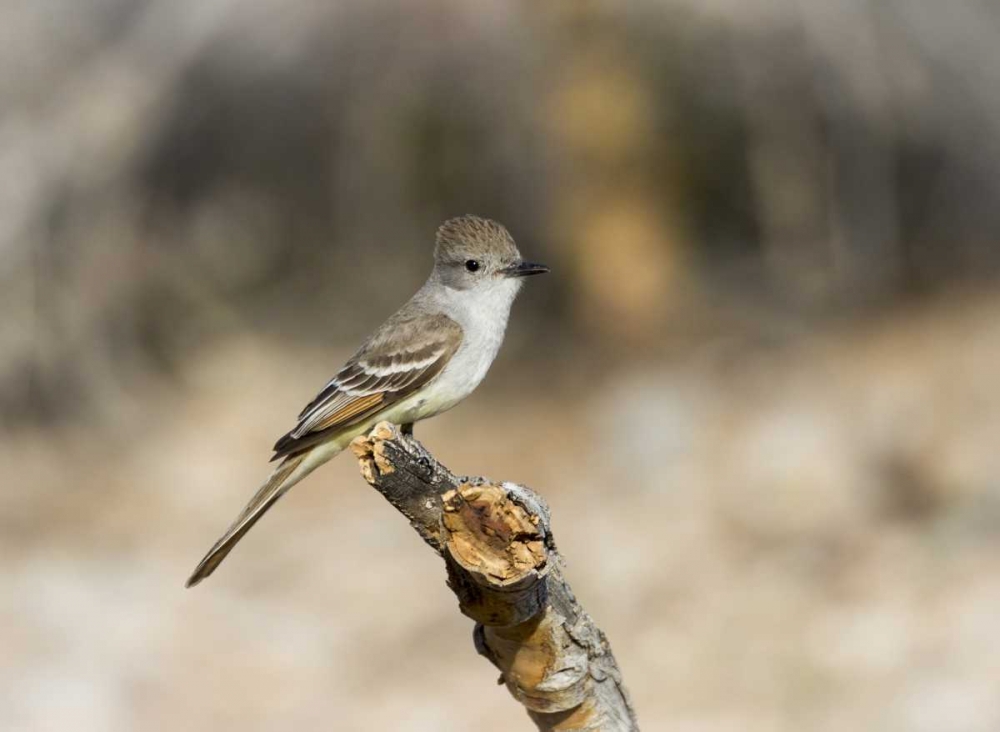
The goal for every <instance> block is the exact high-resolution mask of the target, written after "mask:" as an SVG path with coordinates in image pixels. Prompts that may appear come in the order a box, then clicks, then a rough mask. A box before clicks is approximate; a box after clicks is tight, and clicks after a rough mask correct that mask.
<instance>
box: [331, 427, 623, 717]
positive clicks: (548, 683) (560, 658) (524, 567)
mask: <svg viewBox="0 0 1000 732" xmlns="http://www.w3.org/2000/svg"><path fill="white" fill-rule="evenodd" d="M351 448H352V449H353V451H354V453H355V455H357V457H358V460H359V462H360V465H361V475H362V476H363V477H364V478H365V480H366V481H368V483H369V484H371V485H372V487H374V488H375V489H376V490H377V491H378V492H379V493H381V494H382V495H383V496H384V497H385V498H386V499H387V500H388V501H389V503H391V504H392V505H393V506H395V507H396V509H398V510H399V511H400V513H402V514H403V515H404V516H406V518H407V519H409V521H410V524H411V525H412V526H413V528H414V529H416V530H417V533H419V534H420V536H421V537H423V539H424V541H425V542H427V544H429V545H430V546H431V547H432V548H433V549H434V550H435V551H436V552H437V553H438V554H440V555H441V556H442V557H443V558H444V561H445V566H446V568H447V571H448V585H449V587H451V589H452V591H453V592H454V593H455V595H456V597H457V598H458V603H459V608H460V609H461V611H462V612H463V613H464V614H465V615H467V616H468V617H470V618H472V619H473V620H474V621H475V622H476V627H475V631H474V633H473V639H474V641H475V644H476V650H477V651H478V652H479V653H480V654H482V655H483V656H485V657H486V658H488V659H489V660H490V661H491V662H492V663H493V665H494V666H496V667H497V668H498V669H499V670H500V674H501V682H502V683H504V684H506V686H507V688H508V689H509V690H510V692H511V694H513V695H514V698H515V699H517V700H518V701H519V702H520V703H521V704H522V705H524V707H525V708H526V709H527V711H528V715H529V716H530V717H531V719H532V720H533V721H534V722H535V724H536V725H537V726H538V729H539V730H543V731H544V732H549V731H552V732H557V731H558V732H569V731H571V730H572V731H573V732H583V731H593V732H596V731H597V730H601V732H619V731H624V730H638V729H639V727H638V724H637V722H636V718H635V712H634V711H633V709H632V706H631V703H630V702H629V697H628V693H627V692H626V690H625V687H624V686H623V684H622V680H621V672H620V671H619V670H618V664H617V663H616V661H615V657H614V655H613V654H612V653H611V647H610V645H609V644H608V641H607V639H606V638H605V636H604V633H603V632H602V631H601V630H600V628H598V627H597V626H596V625H595V624H594V621H593V620H592V619H591V618H590V616H589V615H587V613H586V612H585V611H584V610H583V608H582V607H580V604H579V603H578V602H577V600H576V597H575V596H574V595H573V591H572V590H571V589H570V586H569V584H568V583H567V582H566V580H565V578H564V577H563V572H562V562H561V560H560V557H559V554H558V553H557V552H556V546H555V541H554V540H553V538H552V531H551V527H550V521H549V510H548V507H547V506H546V505H545V502H544V501H543V500H542V499H541V498H540V497H539V496H538V495H536V494H535V493H534V492H532V491H531V490H530V489H528V488H525V487H524V486H520V485H515V484H513V483H499V484H498V483H491V482H490V481H487V480H486V479H484V478H458V477H456V476H455V475H453V474H452V473H451V472H450V471H449V470H448V469H447V468H445V467H444V466H443V465H441V464H440V463H438V462H437V461H436V460H435V459H434V458H433V457H432V456H431V455H430V453H428V452H427V451H426V450H425V449H424V447H423V446H422V445H421V444H420V443H418V442H417V441H416V440H414V439H413V438H411V437H407V436H404V435H403V434H401V433H400V432H399V430H397V429H396V427H394V426H393V425H391V424H388V423H386V422H383V423H380V424H378V425H377V426H376V427H375V429H374V430H372V432H371V433H370V434H369V435H368V436H367V437H358V438H357V439H356V440H355V441H354V443H353V444H352V445H351Z"/></svg>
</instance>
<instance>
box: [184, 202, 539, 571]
mask: <svg viewBox="0 0 1000 732" xmlns="http://www.w3.org/2000/svg"><path fill="white" fill-rule="evenodd" d="M548 271H549V270H548V267H545V266H544V265H541V264H532V263H531V262H525V261H524V260H523V259H521V254H520V252H518V251H517V246H516V245H515V244H514V240H513V238H511V235H510V234H509V233H508V232H507V230H506V229H505V228H504V227H503V226H501V225H500V224H498V223H497V222H495V221H490V220H488V219H482V218H479V217H478V216H461V217H459V218H455V219H451V220H449V221H446V222H445V223H444V224H443V225H442V226H441V228H440V229H438V232H437V246H436V247H435V249H434V269H433V271H432V272H431V276H430V277H429V278H428V279H427V282H426V283H424V286H423V287H421V288H420V290H418V291H417V294H415V295H414V296H413V297H412V298H411V299H410V301H409V302H408V303H406V305H404V306H403V307H402V308H401V309H400V310H399V311H398V312H397V313H396V314H395V315H393V316H392V317H391V318H389V319H388V320H387V321H386V322H385V323H384V324H383V325H382V327H380V328H379V329H378V330H376V331H375V333H373V334H372V336H371V337H370V338H369V339H368V340H367V341H366V342H365V344H364V345H363V346H362V347H361V349H360V350H359V351H358V352H357V353H356V354H354V356H352V357H351V359H350V360H349V361H348V362H347V363H346V364H345V365H344V367H343V368H342V369H341V370H340V371H338V372H337V375H336V376H334V377H333V379H331V380H330V382H329V383H328V384H327V385H326V386H325V387H324V388H323V390H322V391H321V392H320V393H319V395H317V397H316V398H315V399H313V400H312V401H311V402H309V404H308V405H307V406H306V408H305V409H303V410H302V413H301V414H299V421H298V424H297V425H296V426H295V429H293V430H292V431H291V432H289V433H288V434H286V435H285V436H284V437H282V438H281V439H280V440H278V442H277V443H276V444H275V445H274V457H273V458H272V460H279V459H280V460H281V462H280V463H279V464H278V467H277V468H275V470H274V472H273V473H272V474H271V477H270V478H268V479H267V482H265V483H264V485H263V486H262V487H261V488H260V490H258V491H257V494H256V495H255V496H254V497H253V498H252V499H250V503H248V504H247V506H246V508H244V509H243V512H242V513H240V515H239V516H238V517H237V518H236V520H235V521H234V522H233V524H232V526H230V527H229V529H228V530H227V531H226V533H225V534H223V536H222V538H221V539H219V541H217V542H216V543H215V546H213V547H212V548H211V549H210V550H209V552H208V554H206V555H205V558H204V559H202V560H201V562H200V563H199V564H198V566H197V567H196V568H195V570H194V573H193V574H192V575H191V577H190V578H189V579H188V581H187V586H188V587H191V586H192V585H196V584H198V583H199V582H201V581H202V580H203V579H205V578H206V577H208V575H210V574H212V572H213V571H215V568H216V567H218V566H219V564H220V563H221V562H222V560H223V559H225V558H226V555H227V554H229V552H230V551H231V550H232V548H233V547H234V546H235V545H236V543H237V542H238V541H239V540H240V539H242V538H243V535H244V534H246V533H247V532H248V531H249V530H250V528H251V527H252V526H253V525H254V524H255V523H257V521H258V520H259V519H260V517H261V516H263V515H264V513H265V512H266V511H267V510H268V509H269V508H270V507H271V506H273V505H274V504H275V502H276V501H277V500H278V499H279V498H281V497H282V496H283V495H284V494H285V493H286V492H287V491H288V489H289V488H291V487H292V486H293V485H295V484H296V483H298V482H299V481H300V480H302V479H303V478H305V477H306V476H307V475H309V473H311V472H312V471H313V470H315V469H316V468H318V467H319V466H320V465H322V464H323V463H325V462H326V461H328V460H330V459H331V458H333V457H334V456H336V455H337V454H338V453H339V452H341V451H342V450H343V449H344V448H345V447H347V446H348V445H349V444H350V442H351V440H353V439H354V438H355V437H357V436H358V435H361V434H364V433H366V432H367V431H368V430H370V429H371V428H372V426H373V425H375V424H376V423H377V422H380V421H383V420H385V421H388V422H393V423H395V424H399V425H402V427H403V431H404V432H406V433H412V430H413V423H414V422H416V421H418V420H421V419H427V418H428V417H433V416H435V415H437V414H440V413H441V412H444V411H445V410H447V409H451V408H452V407H454V406H455V405H456V404H458V403H459V402H460V401H462V400H463V399H465V397H467V396H469V394H471V393H472V391H473V390H474V389H475V388H476V387H477V386H479V382H481V381H482V380H483V377H485V376H486V372H487V371H488V370H489V368H490V365H491V364H492V363H493V359H494V358H495V357H496V355H497V351H498V350H499V349H500V344H501V343H502V342H503V336H504V330H505V329H506V327H507V317H508V316H509V315H510V308H511V305H512V304H513V303H514V298H515V297H516V296H517V293H518V291H519V290H520V289H521V284H522V278H523V277H526V276H527V275H535V274H542V273H543V272H548Z"/></svg>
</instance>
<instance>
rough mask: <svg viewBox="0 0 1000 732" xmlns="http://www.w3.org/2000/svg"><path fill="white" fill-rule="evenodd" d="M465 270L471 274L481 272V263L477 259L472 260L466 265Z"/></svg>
mask: <svg viewBox="0 0 1000 732" xmlns="http://www.w3.org/2000/svg"><path fill="white" fill-rule="evenodd" d="M465 268H466V269H467V270H469V271H470V272H476V271H478V270H479V262H477V261H476V260H475V259H470V260H469V261H468V262H466V263H465Z"/></svg>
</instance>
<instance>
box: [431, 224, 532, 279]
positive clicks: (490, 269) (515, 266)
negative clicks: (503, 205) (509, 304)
mask: <svg viewBox="0 0 1000 732" xmlns="http://www.w3.org/2000/svg"><path fill="white" fill-rule="evenodd" d="M434 268H435V272H436V273H437V276H438V277H439V278H440V281H441V282H442V283H443V284H444V285H446V286H448V287H451V288H453V289H457V290H471V289H479V288H489V289H492V288H494V287H497V286H502V287H510V288H512V289H514V290H517V289H519V288H520V285H521V281H522V279H523V278H524V277H528V276H530V275H536V274H543V273H545V272H548V271H549V268H548V267H546V266H545V265H543V264H535V263H533V262H526V261H525V260H524V259H523V258H522V257H521V253H520V252H519V251H518V250H517V245H516V244H514V238H513V237H512V236H511V235H510V232H508V231H507V229H505V228H504V227H503V226H502V225H501V224H498V223H497V222H496V221H491V220H490V219H484V218H480V217H479V216H472V215H466V216H459V217H458V218H454V219H449V220H448V221H445V222H444V223H443V224H442V225H441V227H440V228H439V229H438V231H437V246H435V248H434Z"/></svg>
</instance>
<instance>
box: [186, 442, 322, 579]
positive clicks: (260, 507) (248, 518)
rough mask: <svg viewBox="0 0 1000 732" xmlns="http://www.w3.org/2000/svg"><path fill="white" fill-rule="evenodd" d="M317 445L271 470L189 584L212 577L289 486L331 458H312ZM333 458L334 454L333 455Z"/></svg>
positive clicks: (191, 577) (210, 551)
mask: <svg viewBox="0 0 1000 732" xmlns="http://www.w3.org/2000/svg"><path fill="white" fill-rule="evenodd" d="M315 451H316V450H315V448H314V449H313V450H310V451H309V452H304V453H299V454H298V455H292V456H290V457H287V458H285V459H284V460H283V461H281V463H280V464H279V465H278V467H276V468H275V469H274V472H273V473H271V477H269V478H268V479H267V482H265V483H264V485H262V486H261V487H260V490H258V491H257V493H256V494H254V497H253V498H251V499H250V503H248V504H247V505H246V508H244V509H243V511H242V512H241V513H240V515H239V516H238V517H237V518H236V520H235V521H234V522H233V524H232V526H230V527H229V528H228V529H227V530H226V533H225V534H223V535H222V538H221V539H219V540H218V541H217V542H215V546H213V547H212V548H211V549H209V550H208V554H206V555H205V558H204V559H202V560H201V561H200V562H199V563H198V566H197V567H196V568H195V570H194V572H193V573H192V574H191V576H190V577H189V578H188V581H187V582H186V583H185V587H194V586H195V585H196V584H198V583H199V582H201V581H202V580H203V579H205V578H206V577H208V576H209V575H210V574H212V572H214V571H215V568H216V567H218V566H219V565H220V564H221V563H222V560H223V559H225V558H226V555H227V554H229V552H231V551H232V550H233V547H234V546H236V544H237V542H239V540H240V539H242V538H243V536H244V535H245V534H246V533H247V532H248V531H249V530H250V529H251V528H252V527H253V525H254V524H255V523H257V522H258V521H259V520H260V517H261V516H263V515H264V514H265V513H267V510H268V509H269V508H271V506H273V505H274V504H275V503H277V501H278V499H279V498H281V497H282V496H283V495H285V493H287V492H288V489H289V488H291V487H292V486H293V485H295V484H296V483H298V482H299V481H300V480H302V479H303V478H305V477H306V476H307V475H308V474H309V473H311V472H312V471H313V470H314V469H315V468H317V467H318V466H319V465H320V464H321V463H324V462H326V460H328V459H329V457H327V456H323V457H325V458H326V459H323V460H310V456H312V455H313V453H314V452H315ZM331 457H332V456H331Z"/></svg>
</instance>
